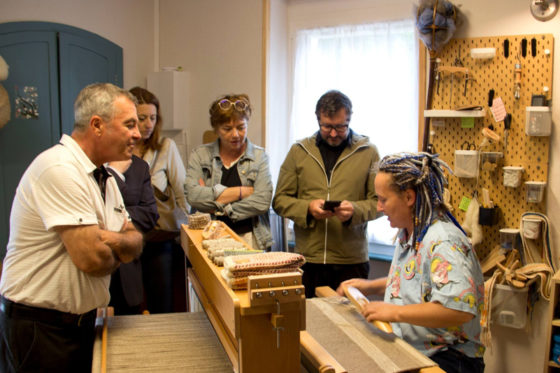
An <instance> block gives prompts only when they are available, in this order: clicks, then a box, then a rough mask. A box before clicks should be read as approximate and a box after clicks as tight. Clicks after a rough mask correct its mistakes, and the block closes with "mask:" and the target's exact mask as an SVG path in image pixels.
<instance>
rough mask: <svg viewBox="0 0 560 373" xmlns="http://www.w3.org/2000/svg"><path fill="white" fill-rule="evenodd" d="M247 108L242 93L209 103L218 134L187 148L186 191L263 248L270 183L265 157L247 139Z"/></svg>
mask: <svg viewBox="0 0 560 373" xmlns="http://www.w3.org/2000/svg"><path fill="white" fill-rule="evenodd" d="M251 111H252V108H251V103H250V101H249V96H247V95H246V94H239V95H226V96H224V97H221V98H219V99H218V100H216V101H214V102H213V103H212V105H211V106H210V124H211V125H212V128H213V129H214V132H215V133H216V135H217V136H218V139H217V140H216V141H214V142H212V143H210V144H204V145H201V146H199V147H198V148H196V149H195V150H193V152H192V153H191V155H190V157H189V163H188V165H187V179H186V184H185V193H186V195H187V200H188V202H189V204H190V205H191V206H192V207H193V208H195V209H196V210H198V211H201V212H208V213H211V214H212V215H213V217H214V218H215V219H218V220H222V221H224V222H225V223H226V224H227V225H228V226H229V227H230V228H231V229H232V230H233V231H234V232H235V233H237V234H238V235H239V236H240V237H241V238H243V239H244V240H245V241H246V242H247V243H248V244H249V245H250V246H251V247H253V248H255V249H261V250H267V249H269V248H270V247H271V246H272V236H271V234H270V223H269V217H268V211H269V208H270V201H271V199H272V182H271V180H270V171H269V168H268V156H267V155H266V153H265V152H264V149H263V148H261V147H260V146H257V145H254V144H253V143H251V141H249V139H248V138H247V125H248V121H249V118H250V117H251Z"/></svg>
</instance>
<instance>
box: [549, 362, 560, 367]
mask: <svg viewBox="0 0 560 373" xmlns="http://www.w3.org/2000/svg"><path fill="white" fill-rule="evenodd" d="M548 366H549V367H553V368H560V364H556V363H555V362H554V361H552V360H549V361H548Z"/></svg>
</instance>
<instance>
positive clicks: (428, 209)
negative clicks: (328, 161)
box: [338, 153, 484, 373]
mask: <svg viewBox="0 0 560 373" xmlns="http://www.w3.org/2000/svg"><path fill="white" fill-rule="evenodd" d="M444 169H448V170H449V171H450V172H451V170H450V169H449V167H448V166H447V164H445V162H444V161H442V160H441V159H439V158H438V156H437V154H429V153H400V154H395V155H390V156H386V157H384V158H383V159H382V160H381V161H380V162H379V165H378V173H377V176H376V178H375V191H376V193H377V197H378V203H377V210H378V211H379V212H383V213H384V214H385V215H387V217H388V219H389V222H390V223H391V226H392V227H395V228H399V233H398V235H397V237H396V247H395V253H394V256H393V261H392V263H391V268H390V270H389V275H388V276H387V277H385V278H380V279H376V280H364V279H352V280H348V281H345V282H343V283H342V284H341V287H340V288H339V289H338V292H339V293H340V294H341V295H342V294H343V290H342V288H343V287H344V286H353V287H355V288H357V289H358V290H360V291H361V292H362V293H364V294H365V295H383V294H384V300H383V302H370V303H368V304H367V305H366V306H365V307H364V308H363V312H362V313H363V315H364V317H366V319H367V320H368V321H374V320H380V321H386V322H390V323H391V325H392V327H393V331H394V333H395V334H396V335H397V336H399V337H401V338H403V339H404V340H405V341H407V342H408V343H410V344H411V345H412V346H414V347H415V348H416V349H417V350H419V351H420V352H422V353H424V354H425V355H427V356H429V357H430V358H431V359H432V360H434V361H435V362H436V363H438V364H439V365H440V367H441V368H442V369H444V370H445V371H446V372H469V373H471V372H483V371H484V360H483V358H482V357H483V354H484V346H483V345H482V343H481V342H480V315H481V311H482V309H483V305H484V279H483V277H482V271H481V269H480V263H479V261H478V258H477V256H476V253H475V252H474V250H473V249H472V247H471V245H470V243H469V241H468V239H467V237H466V235H465V233H464V232H463V230H462V229H461V227H460V225H459V224H458V223H457V221H456V220H455V218H454V217H453V215H451V213H450V212H449V210H448V209H447V207H446V206H445V204H444V202H443V191H444V187H445V185H446V184H447V180H446V179H445V176H444Z"/></svg>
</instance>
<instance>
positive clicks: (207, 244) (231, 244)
mask: <svg viewBox="0 0 560 373" xmlns="http://www.w3.org/2000/svg"><path fill="white" fill-rule="evenodd" d="M202 248H203V249H205V250H207V255H208V258H209V259H210V260H211V261H212V262H213V263H214V264H216V265H217V266H220V267H221V266H223V265H224V257H225V256H226V251H227V252H228V253H229V254H228V255H234V254H236V253H238V254H242V253H248V254H256V253H260V252H262V251H261V250H252V249H250V248H248V247H247V246H246V245H245V244H244V243H243V242H240V241H237V240H235V239H233V238H231V237H229V236H226V237H222V238H216V239H213V240H203V241H202Z"/></svg>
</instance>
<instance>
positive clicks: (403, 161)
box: [378, 152, 464, 244]
mask: <svg viewBox="0 0 560 373" xmlns="http://www.w3.org/2000/svg"><path fill="white" fill-rule="evenodd" d="M444 169H447V170H448V171H449V172H450V173H451V174H453V171H452V170H451V169H450V168H449V166H448V165H447V163H445V162H444V161H443V160H441V159H439V155H438V154H430V153H425V152H421V153H397V154H393V155H388V156H386V157H384V158H383V159H382V160H381V161H379V164H378V171H379V172H385V173H389V174H391V176H392V179H393V181H392V184H391V188H392V189H393V190H395V191H397V192H402V191H404V190H406V189H412V190H414V191H415V192H416V201H415V204H414V232H412V237H413V242H415V243H416V244H418V243H420V242H421V241H422V239H423V238H424V235H425V234H426V232H427V231H428V228H429V227H430V225H431V224H432V222H433V221H434V220H435V219H436V218H437V217H438V216H439V215H440V213H443V214H444V215H446V216H447V217H448V218H449V219H450V220H451V221H452V222H453V223H454V224H455V225H456V226H457V227H459V229H461V231H463V229H462V228H461V225H460V224H459V223H458V222H457V220H456V219H455V217H453V215H452V214H451V212H450V211H449V210H448V208H447V207H446V206H445V203H444V201H443V192H444V188H445V186H446V185H447V179H446V178H445V175H444ZM463 233H464V231H463Z"/></svg>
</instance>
